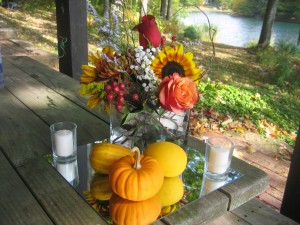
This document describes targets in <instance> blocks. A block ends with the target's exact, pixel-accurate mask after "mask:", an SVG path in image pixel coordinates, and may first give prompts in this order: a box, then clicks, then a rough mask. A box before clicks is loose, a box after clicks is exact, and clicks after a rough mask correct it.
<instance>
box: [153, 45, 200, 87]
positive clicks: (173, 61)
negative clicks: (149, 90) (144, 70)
mask: <svg viewBox="0 0 300 225" xmlns="http://www.w3.org/2000/svg"><path fill="white" fill-rule="evenodd" d="M193 57H194V56H193V53H191V52H187V53H184V50H183V45H176V46H166V47H164V48H163V49H162V51H160V52H159V53H158V54H157V55H156V56H155V58H154V59H153V61H152V64H151V69H152V70H153V71H154V73H155V75H156V76H157V77H158V78H159V79H163V78H164V77H166V76H170V75H172V74H174V73H179V74H180V75H181V76H183V77H189V78H191V79H192V80H193V81H194V82H196V83H197V82H198V81H199V78H200V75H201V73H202V69H200V68H196V65H195V63H194V61H193Z"/></svg>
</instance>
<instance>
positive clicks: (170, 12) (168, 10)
mask: <svg viewBox="0 0 300 225" xmlns="http://www.w3.org/2000/svg"><path fill="white" fill-rule="evenodd" d="M171 14H172V0H168V9H167V18H166V19H167V20H169V19H170V18H171Z"/></svg>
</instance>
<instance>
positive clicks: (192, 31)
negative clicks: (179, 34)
mask: <svg viewBox="0 0 300 225" xmlns="http://www.w3.org/2000/svg"><path fill="white" fill-rule="evenodd" d="M183 37H184V38H188V39H190V40H192V41H193V40H196V39H199V38H200V34H199V32H197V29H196V27H195V26H188V27H187V28H185V29H184V33H183Z"/></svg>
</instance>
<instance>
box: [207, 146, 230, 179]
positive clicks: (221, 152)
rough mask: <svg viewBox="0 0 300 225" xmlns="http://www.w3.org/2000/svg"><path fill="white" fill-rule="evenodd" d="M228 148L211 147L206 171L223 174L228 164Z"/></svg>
mask: <svg viewBox="0 0 300 225" xmlns="http://www.w3.org/2000/svg"><path fill="white" fill-rule="evenodd" d="M229 153H230V149H226V148H211V149H210V153H209V159H208V171H209V172H211V173H216V174H223V173H225V172H226V171H227V169H228V166H229Z"/></svg>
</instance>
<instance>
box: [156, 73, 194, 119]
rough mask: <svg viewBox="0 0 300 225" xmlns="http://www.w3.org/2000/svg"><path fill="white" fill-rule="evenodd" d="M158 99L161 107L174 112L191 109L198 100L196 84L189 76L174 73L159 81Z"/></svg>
mask: <svg viewBox="0 0 300 225" xmlns="http://www.w3.org/2000/svg"><path fill="white" fill-rule="evenodd" d="M159 101H160V103H161V106H162V108H164V109H166V110H169V111H172V112H174V113H176V114H178V113H180V112H181V111H182V110H187V109H191V108H193V107H194V105H195V104H196V103H197V101H198V91H197V86H196V84H195V83H194V82H193V80H192V79H190V78H189V77H181V76H180V75H179V74H178V73H174V74H173V75H172V76H170V77H169V76H167V77H165V78H164V79H163V81H162V82H161V84H160V86H159Z"/></svg>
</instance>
